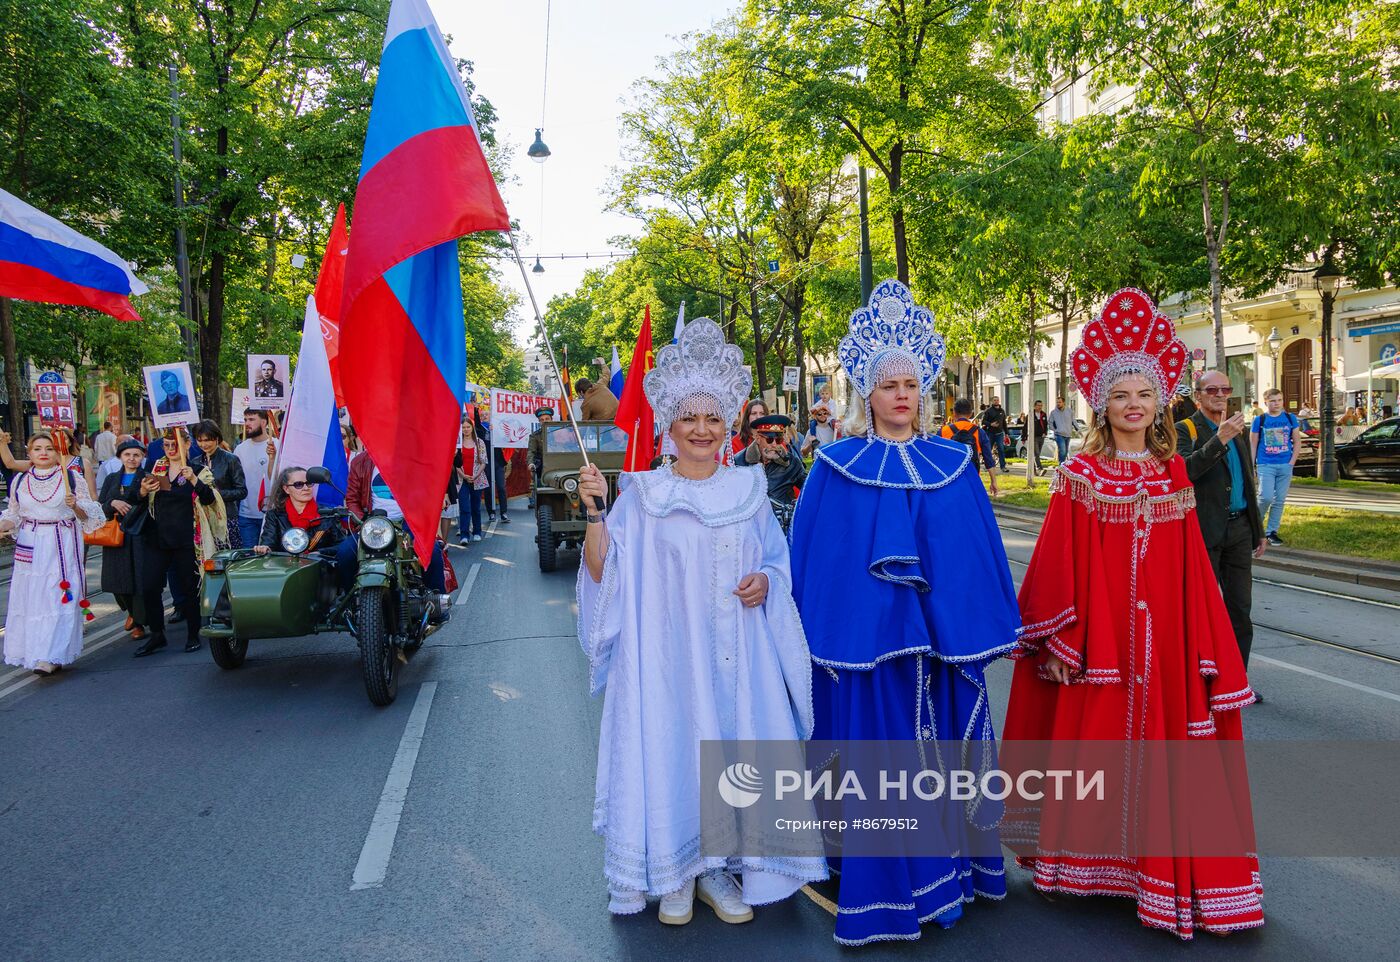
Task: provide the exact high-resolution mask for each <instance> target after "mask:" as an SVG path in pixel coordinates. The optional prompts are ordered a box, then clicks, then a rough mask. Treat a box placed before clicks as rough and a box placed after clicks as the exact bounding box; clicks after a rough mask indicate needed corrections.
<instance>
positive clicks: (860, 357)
mask: <svg viewBox="0 0 1400 962" xmlns="http://www.w3.org/2000/svg"><path fill="white" fill-rule="evenodd" d="M946 351H947V348H946V347H945V346H944V343H943V337H942V335H940V334H939V333H938V332H937V331H936V330H934V319H933V312H931V311H930V310H929V309H928V308H926V307H920V306H919V305H918V304H915V303H914V295H913V294H911V293H910V292H909V288H907V287H905V286H904V285H903V284H901V283H900V282H899V281H894V280H890V281H885V282H884V283H882V284H880V285H879V286H878V287H876V288H875V290H873V291H871V293H870V303H869V305H868V306H866V307H861V308H858V309H857V310H856V311H854V312H853V313H852V314H851V330H850V333H849V334H847V335H846V336H845V337H843V338H842V339H841V344H840V346H839V347H838V348H837V357H838V358H839V359H840V361H841V366H842V367H843V368H845V369H846V374H847V375H848V376H849V377H850V379H851V383H852V384H854V385H855V388H856V391H857V392H858V393H859V394H860V396H861V397H862V398H864V399H865V406H866V412H865V419H866V424H867V425H868V427H867V429H866V430H867V431H868V432H873V431H874V430H875V422H874V419H873V418H872V417H871V414H870V395H871V394H872V393H873V392H874V390H875V387H876V385H878V384H879V383H880V382H881V381H884V380H887V379H888V378H891V377H894V376H896V375H903V374H912V375H914V376H915V377H917V378H918V379H919V424H920V425H922V424H923V413H924V410H923V409H924V401H923V399H924V396H925V395H927V394H928V393H929V392H931V391H932V390H933V382H934V381H935V380H937V378H938V372H939V371H941V370H942V369H943V357H944V354H945V353H946Z"/></svg>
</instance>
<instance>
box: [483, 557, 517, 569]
mask: <svg viewBox="0 0 1400 962" xmlns="http://www.w3.org/2000/svg"><path fill="white" fill-rule="evenodd" d="M482 560H484V561H489V562H491V563H492V564H493V565H500V566H501V567H502V568H514V567H515V562H514V561H507V560H506V559H504V558H496V557H493V556H491V555H489V554H488V555H486V556H485V557H484V558H483V559H482Z"/></svg>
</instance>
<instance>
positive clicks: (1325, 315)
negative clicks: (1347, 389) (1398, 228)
mask: <svg viewBox="0 0 1400 962" xmlns="http://www.w3.org/2000/svg"><path fill="white" fill-rule="evenodd" d="M1341 283H1342V272H1341V271H1339V270H1337V266H1336V265H1335V264H1334V263H1332V251H1331V250H1328V251H1327V253H1326V254H1324V255H1323V258H1322V266H1321V267H1319V268H1318V269H1317V270H1315V271H1313V286H1314V287H1316V288H1317V292H1318V294H1320V295H1321V296H1322V381H1321V384H1322V398H1321V400H1322V462H1321V465H1320V476H1321V478H1322V480H1323V481H1336V480H1337V446H1336V437H1335V436H1334V435H1335V432H1336V427H1335V420H1334V419H1335V416H1336V410H1335V409H1334V407H1333V401H1332V399H1333V394H1334V391H1333V389H1332V305H1333V304H1334V303H1335V302H1336V300H1337V288H1338V287H1340V286H1341Z"/></svg>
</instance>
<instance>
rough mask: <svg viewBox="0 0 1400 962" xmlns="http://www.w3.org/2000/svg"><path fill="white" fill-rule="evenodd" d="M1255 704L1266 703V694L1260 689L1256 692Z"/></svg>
mask: <svg viewBox="0 0 1400 962" xmlns="http://www.w3.org/2000/svg"><path fill="white" fill-rule="evenodd" d="M1254 704H1256V705H1262V704H1264V695H1263V693H1261V692H1259V691H1257V690H1256V691H1255V692H1254Z"/></svg>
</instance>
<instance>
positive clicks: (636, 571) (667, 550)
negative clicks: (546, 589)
mask: <svg viewBox="0 0 1400 962" xmlns="http://www.w3.org/2000/svg"><path fill="white" fill-rule="evenodd" d="M625 481H627V482H630V483H628V484H626V486H625V489H624V490H623V491H622V493H621V494H620V495H619V497H618V499H617V503H616V504H615V505H614V506H613V507H612V509H611V511H610V512H609V514H608V519H607V526H608V535H609V538H610V542H611V543H610V545H609V548H608V554H607V558H606V562H605V564H604V570H603V580H602V582H601V584H600V583H595V582H594V581H593V579H592V578H591V577H590V576H589V575H588V572H587V568H586V566H585V565H580V566H579V579H578V603H579V640H580V642H581V643H582V645H583V650H584V653H585V654H586V655H587V656H588V662H589V680H590V688H591V690H592V692H593V693H595V694H596V693H597V692H598V691H599V690H601V689H602V688H603V687H604V686H605V685H606V687H607V694H606V696H605V702H604V706H603V721H602V731H601V736H600V738H599V743H598V780H597V794H596V798H595V802H594V809H593V829H594V831H595V832H597V833H598V834H599V835H601V836H603V838H604V839H605V847H604V864H603V873H604V875H605V877H606V878H607V881H608V884H609V886H610V887H611V889H612V890H613V891H614V892H623V891H626V892H644V893H646V894H648V895H652V896H658V895H664V894H666V893H667V892H672V891H675V890H677V889H679V888H680V887H681V886H683V885H684V884H685V883H686V882H687V881H688V880H689V879H692V878H695V877H697V876H699V875H701V874H704V873H705V872H707V871H710V870H713V869H728V870H729V871H731V872H735V873H737V874H742V876H743V897H744V901H745V902H747V903H749V904H750V905H762V904H765V903H769V902H774V901H777V900H779V899H783V898H786V897H788V896H789V895H791V894H792V893H794V892H795V891H797V890H798V889H799V888H801V887H802V885H804V884H805V883H807V882H809V881H814V880H818V879H824V878H826V876H827V871H826V865H825V861H824V859H822V858H813V857H803V856H801V855H796V854H793V855H785V856H782V855H773V854H770V853H769V852H767V851H765V852H760V853H759V854H758V855H749V854H746V855H745V857H742V858H741V857H730V858H726V857H721V856H708V857H707V856H705V855H702V854H701V844H700V843H701V838H700V836H701V802H700V795H701V790H702V786H700V785H699V784H698V781H697V777H698V775H699V772H700V750H701V749H700V743H701V741H702V740H707V739H709V740H719V739H772V740H796V739H805V738H807V737H809V736H810V734H811V729H812V702H811V689H812V674H811V661H810V656H809V653H808V650H807V641H806V637H805V636H804V634H803V632H802V625H801V622H800V621H799V620H798V616H797V608H796V606H795V605H794V603H793V600H792V579H791V573H790V569H789V565H788V546H787V541H786V540H785V538H784V537H783V532H782V529H781V527H779V525H778V522H777V520H776V519H775V518H774V516H773V512H772V510H771V508H770V507H769V505H768V497H767V482H766V480H765V478H764V475H763V469H762V468H759V467H752V468H727V467H723V466H721V467H719V468H718V469H717V471H716V472H715V474H714V475H713V476H712V477H710V478H708V479H706V480H704V481H691V480H688V479H685V478H682V477H680V476H679V475H677V474H675V473H674V472H672V471H671V470H670V468H666V467H663V468H660V469H658V470H655V471H648V472H640V473H637V474H634V475H629V476H627V478H626V479H625ZM752 572H762V573H763V574H766V575H767V576H768V596H767V599H766V600H765V602H764V603H763V604H762V605H760V606H758V607H756V608H746V607H744V605H743V602H741V601H740V600H739V598H738V597H737V596H736V595H735V594H734V593H733V592H734V589H735V587H736V586H737V585H738V583H739V581H740V580H741V579H742V578H743V577H744V576H745V575H747V574H750V573H752ZM741 830H743V829H741Z"/></svg>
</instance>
